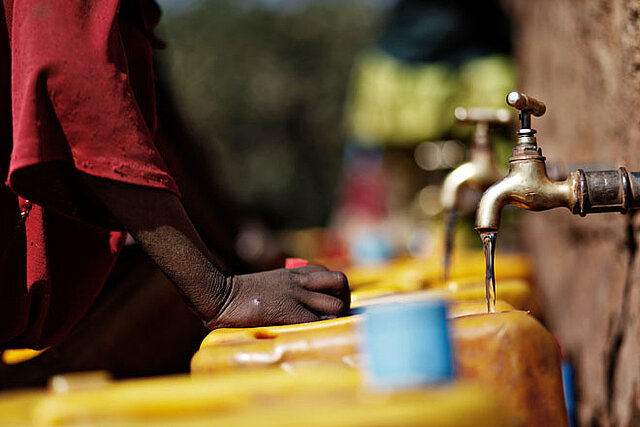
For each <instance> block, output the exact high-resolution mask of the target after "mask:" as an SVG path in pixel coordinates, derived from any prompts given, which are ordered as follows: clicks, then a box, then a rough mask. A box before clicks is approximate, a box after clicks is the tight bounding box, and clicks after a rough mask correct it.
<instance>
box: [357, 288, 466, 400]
mask: <svg viewBox="0 0 640 427" xmlns="http://www.w3.org/2000/svg"><path fill="white" fill-rule="evenodd" d="M447 306H448V303H447V301H446V300H444V299H440V298H433V299H425V300H420V301H410V302H409V301H406V302H394V303H388V304H379V305H373V306H370V307H366V309H365V310H364V322H363V325H362V335H363V340H362V345H363V351H362V354H363V355H364V369H365V372H364V374H365V378H366V381H367V383H368V384H369V385H370V386H372V387H373V388H375V389H381V390H389V389H391V390H397V389H408V388H417V387H424V386H428V385H433V384H439V383H445V382H449V381H452V380H453V379H455V368H454V366H455V363H454V359H453V351H452V345H451V338H450V336H451V335H450V330H449V323H448V320H447Z"/></svg>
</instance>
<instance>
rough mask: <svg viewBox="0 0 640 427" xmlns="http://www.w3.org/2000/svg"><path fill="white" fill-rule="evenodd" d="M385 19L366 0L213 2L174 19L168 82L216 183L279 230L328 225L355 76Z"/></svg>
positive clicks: (168, 21)
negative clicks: (289, 4)
mask: <svg viewBox="0 0 640 427" xmlns="http://www.w3.org/2000/svg"><path fill="white" fill-rule="evenodd" d="M382 15H383V10H381V9H380V8H379V7H378V6H376V3H373V2H369V1H366V0H351V1H347V2H343V1H337V0H335V1H333V0H315V1H308V2H305V3H303V4H302V5H301V6H299V7H295V8H284V9H278V8H269V7H266V6H264V5H261V4H260V3H255V2H246V1H237V0H205V1H202V2H199V3H196V4H195V5H193V6H191V7H190V8H188V9H186V10H184V11H181V12H180V13H167V14H166V15H165V16H164V18H163V21H162V23H161V25H160V27H159V29H158V34H159V35H160V36H161V37H162V38H163V39H164V40H165V41H166V42H167V45H168V46H167V49H166V50H165V51H163V52H160V54H159V63H160V67H159V72H158V74H159V78H161V79H165V80H168V81H169V86H170V87H171V88H172V90H173V92H174V96H175V99H176V100H177V103H178V107H179V109H180V111H181V112H182V116H183V119H184V121H185V122H186V124H187V125H188V127H189V129H190V131H192V132H193V134H194V136H196V139H197V140H198V141H199V142H200V143H201V144H202V147H203V148H204V150H205V152H206V153H207V156H208V158H207V159H206V160H207V162H208V163H209V164H210V165H211V168H212V171H213V172H212V174H211V179H212V180H216V179H222V180H223V181H224V185H225V186H226V187H227V188H228V189H229V190H230V192H231V193H232V194H233V195H235V196H236V197H237V198H238V199H239V200H240V201H241V202H244V203H246V204H247V205H249V206H250V207H251V208H252V209H254V210H255V211H256V212H257V213H258V214H261V215H262V216H263V217H265V218H266V219H267V220H268V222H270V223H271V225H272V226H274V227H278V228H296V227H306V226H313V225H322V224H324V223H325V222H326V221H327V219H328V216H329V213H330V210H331V207H332V205H333V203H334V199H335V193H336V190H337V185H338V177H339V173H340V164H341V158H342V149H343V144H344V132H343V124H342V117H343V107H344V100H345V96H346V90H347V85H348V79H349V72H350V69H351V65H352V62H353V59H354V56H355V54H356V53H357V52H358V51H359V50H360V49H362V48H363V47H364V46H366V45H367V44H368V43H371V42H372V41H373V39H374V38H375V35H376V33H377V31H379V28H380V24H381V18H382ZM214 172H215V173H214Z"/></svg>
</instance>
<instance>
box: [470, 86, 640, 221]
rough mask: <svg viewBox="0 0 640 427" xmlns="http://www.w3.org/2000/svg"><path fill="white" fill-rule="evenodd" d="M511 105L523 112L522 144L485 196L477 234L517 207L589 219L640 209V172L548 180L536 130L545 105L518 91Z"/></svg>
mask: <svg viewBox="0 0 640 427" xmlns="http://www.w3.org/2000/svg"><path fill="white" fill-rule="evenodd" d="M507 104H509V105H511V106H512V107H514V108H517V109H518V110H520V111H521V112H520V116H519V118H520V121H521V126H520V130H519V131H518V136H517V145H516V146H515V148H514V149H513V154H512V157H511V158H510V159H509V172H508V173H507V175H506V176H505V177H504V178H502V179H501V180H500V181H498V182H496V183H495V184H494V185H492V186H491V187H489V189H488V190H487V191H485V192H484V194H483V195H482V198H481V199H480V203H479V205H478V211H477V215H476V227H475V228H476V230H478V231H479V232H495V231H497V230H498V229H499V228H500V217H501V214H502V208H504V207H505V206H506V205H515V206H519V207H521V208H525V209H528V210H531V211H543V210H547V209H553V208H557V207H563V206H564V207H566V208H568V209H569V210H570V211H571V212H572V213H574V214H577V215H581V216H584V215H586V214H589V213H597V212H622V213H626V212H627V210H629V209H637V208H639V207H640V173H636V172H631V173H629V172H627V170H626V169H625V168H623V167H621V168H619V169H617V170H606V171H589V172H585V171H584V170H582V169H578V170H577V171H574V172H571V173H570V175H569V177H568V178H567V179H565V180H564V181H554V180H552V179H550V178H549V176H548V174H547V168H546V164H545V157H543V156H542V149H540V148H539V147H538V145H537V141H536V137H535V133H536V131H535V130H534V129H532V128H531V115H534V116H537V117H539V116H542V115H543V114H544V113H545V111H546V106H545V105H544V104H543V103H542V102H540V101H538V100H536V99H534V98H531V97H528V96H527V95H525V94H523V93H519V92H510V93H509V94H508V95H507Z"/></svg>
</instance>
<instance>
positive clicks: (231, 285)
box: [83, 175, 351, 329]
mask: <svg viewBox="0 0 640 427" xmlns="http://www.w3.org/2000/svg"><path fill="white" fill-rule="evenodd" d="M83 178H84V181H85V182H86V183H87V184H88V186H89V187H90V189H91V190H92V191H93V192H94V193H95V194H96V195H97V196H98V198H99V199H100V200H101V201H102V203H104V205H105V206H106V207H107V209H109V211H110V212H111V213H112V215H113V216H114V217H115V218H116V219H117V220H118V221H119V222H120V224H121V225H122V226H123V227H124V228H125V229H126V230H127V231H128V232H129V233H130V234H131V235H132V236H133V238H134V239H135V240H136V241H137V242H138V243H139V244H140V246H142V248H143V249H144V250H145V251H146V252H147V254H149V256H150V257H151V259H153V260H154V261H155V263H156V264H157V265H158V266H159V267H160V269H161V270H162V271H163V272H164V273H165V274H166V275H167V277H169V279H170V280H171V281H172V282H173V283H174V284H175V285H176V286H177V287H178V289H180V291H181V292H182V294H183V295H184V297H185V299H186V301H187V302H188V304H189V305H190V306H191V307H192V308H193V309H194V310H195V312H196V313H197V314H198V315H199V316H200V318H201V319H202V320H203V322H204V323H205V325H206V326H207V327H208V328H210V329H215V328H220V327H250V326H263V325H278V324H289V323H301V322H312V321H315V320H320V319H326V318H332V317H337V316H341V315H344V314H346V312H347V311H348V310H349V305H350V298H351V296H350V291H349V286H348V284H347V279H346V277H345V275H344V274H343V273H340V272H337V271H328V270H327V269H326V268H324V267H321V266H305V267H300V268H295V269H291V270H286V269H278V270H271V271H265V272H260V273H253V274H244V275H233V274H224V273H223V272H222V271H221V269H220V267H219V265H220V264H219V262H217V260H216V259H215V257H214V256H213V254H211V253H210V251H209V250H208V249H207V247H206V246H205V245H204V243H203V242H202V240H201V239H200V237H199V236H198V233H197V232H196V230H195V228H194V227H193V225H192V223H191V221H190V219H189V216H188V215H187V213H186V211H185V210H184V207H183V206H182V203H181V202H180V200H179V199H178V197H176V196H175V195H173V194H171V193H169V192H166V191H164V190H157V189H153V188H149V187H142V186H135V185H130V184H123V183H120V182H116V181H111V180H107V179H102V178H96V177H93V176H90V175H83Z"/></svg>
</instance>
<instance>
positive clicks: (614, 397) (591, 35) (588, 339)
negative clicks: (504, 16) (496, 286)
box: [496, 0, 640, 425]
mask: <svg viewBox="0 0 640 427" xmlns="http://www.w3.org/2000/svg"><path fill="white" fill-rule="evenodd" d="M507 7H508V8H509V9H510V12H511V13H512V16H513V17H514V20H515V23H514V27H515V29H516V40H515V41H516V43H515V45H516V56H517V60H518V63H519V65H520V70H521V71H520V72H521V90H523V91H524V92H525V93H527V94H530V95H532V96H534V97H536V98H538V99H540V100H543V101H544V102H545V103H546V104H547V113H546V115H545V116H544V117H542V118H534V119H533V127H534V128H536V129H538V143H539V145H540V146H541V147H542V150H543V154H544V155H545V156H547V161H558V160H561V161H564V162H566V163H567V164H594V165H604V166H610V168H614V167H616V166H619V165H625V166H627V167H628V169H629V170H633V171H638V170H640V18H639V15H640V1H625V0H599V1H596V0H591V1H585V0H583V1H578V0H573V1H572V0H537V1H536V2H526V1H523V0H512V1H509V2H508V3H507ZM596 168H598V166H595V167H594V168H593V169H596ZM585 169H587V168H585ZM523 232H524V237H525V241H526V242H527V246H528V249H529V251H530V253H531V254H532V257H533V260H534V263H535V265H536V276H537V282H538V284H539V287H540V294H541V299H542V301H543V303H544V305H545V307H546V313H547V315H548V322H549V325H550V326H551V328H552V330H553V331H554V332H555V333H556V334H557V335H558V337H559V339H560V341H561V343H562V345H563V347H564V350H565V352H566V353H567V354H568V355H569V356H570V357H571V358H572V359H573V361H574V363H575V367H576V370H577V372H576V381H577V387H578V393H579V406H578V409H577V410H578V418H579V422H580V425H640V320H639V317H640V251H638V250H637V245H638V242H639V241H640V240H639V239H640V215H637V216H636V217H635V218H634V217H633V216H629V215H627V216H623V215H620V214H599V215H592V216H588V217H586V218H580V217H579V216H574V215H572V214H570V213H569V212H568V211H567V210H566V209H563V210H554V211H548V212H542V213H527V217H526V219H525V228H524V231H523ZM498 244H499V240H498ZM496 262H498V263H499V262H500V260H499V258H498V259H497V260H496ZM498 279H499V278H498Z"/></svg>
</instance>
